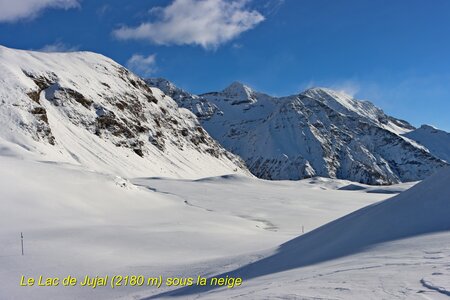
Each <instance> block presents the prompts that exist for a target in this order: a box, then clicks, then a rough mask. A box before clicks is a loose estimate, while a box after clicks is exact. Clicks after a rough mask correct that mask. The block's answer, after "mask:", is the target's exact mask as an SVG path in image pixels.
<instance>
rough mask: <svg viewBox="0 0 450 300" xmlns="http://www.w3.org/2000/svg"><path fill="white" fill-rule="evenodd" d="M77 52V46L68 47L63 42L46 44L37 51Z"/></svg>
mask: <svg viewBox="0 0 450 300" xmlns="http://www.w3.org/2000/svg"><path fill="white" fill-rule="evenodd" d="M77 50H79V47H78V46H70V45H67V44H65V43H63V42H55V43H53V44H47V45H45V46H44V47H42V48H41V49H39V51H42V52H73V51H77Z"/></svg>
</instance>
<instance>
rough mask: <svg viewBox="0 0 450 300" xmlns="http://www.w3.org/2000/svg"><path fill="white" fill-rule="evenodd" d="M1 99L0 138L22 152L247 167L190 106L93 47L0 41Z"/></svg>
mask: <svg viewBox="0 0 450 300" xmlns="http://www.w3.org/2000/svg"><path fill="white" fill-rule="evenodd" d="M0 103H1V104H0V105H1V106H0V123H1V127H2V130H1V132H0V140H1V142H2V143H3V144H4V145H5V146H4V147H10V148H17V146H20V147H19V148H21V149H22V150H24V151H22V152H21V153H34V154H39V155H42V156H43V157H45V158H46V159H50V160H57V161H66V162H70V163H75V164H81V165H83V166H86V167H88V168H93V169H96V170H101V171H111V172H115V173H118V174H123V175H125V176H140V175H146V176H174V177H201V176H210V175H219V174H226V173H233V172H238V173H246V172H247V171H246V168H245V166H244V164H243V162H242V161H241V160H240V159H239V158H238V157H236V156H235V155H233V154H231V153H229V152H227V151H226V150H224V149H223V148H222V147H221V146H220V145H219V144H218V143H217V142H216V141H215V140H214V139H212V138H211V137H210V136H209V134H208V133H207V132H206V131H205V130H204V129H203V128H202V126H201V125H200V124H199V122H198V120H197V118H196V117H195V116H194V115H193V114H192V113H191V112H190V111H188V110H186V109H183V108H179V107H178V105H177V104H176V102H175V101H173V100H172V99H171V98H170V97H169V96H166V95H165V94H164V93H162V92H161V91H160V90H159V89H156V88H150V87H149V86H148V85H147V84H146V83H145V82H144V81H143V80H142V79H140V78H138V77H137V76H135V75H134V74H132V73H131V72H129V71H128V70H127V69H125V68H124V67H122V66H120V65H119V64H117V63H115V62H114V61H112V60H110V59H108V58H106V57H104V56H101V55H98V54H94V53H89V52H76V53H52V54H49V53H39V52H31V51H20V50H12V49H8V48H5V47H0ZM6 145H7V146H6ZM25 149H26V150H25Z"/></svg>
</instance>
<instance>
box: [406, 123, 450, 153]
mask: <svg viewBox="0 0 450 300" xmlns="http://www.w3.org/2000/svg"><path fill="white" fill-rule="evenodd" d="M405 136H406V137H408V138H410V139H412V140H414V141H416V142H418V143H419V144H421V145H424V146H425V147H426V148H427V149H428V150H429V151H430V152H431V153H432V154H433V155H435V156H436V157H439V158H440V159H443V160H445V161H447V162H450V133H448V132H445V131H443V130H439V129H437V128H434V127H433V126H429V125H422V126H420V127H419V128H417V129H416V130H413V131H410V132H408V133H406V134H405Z"/></svg>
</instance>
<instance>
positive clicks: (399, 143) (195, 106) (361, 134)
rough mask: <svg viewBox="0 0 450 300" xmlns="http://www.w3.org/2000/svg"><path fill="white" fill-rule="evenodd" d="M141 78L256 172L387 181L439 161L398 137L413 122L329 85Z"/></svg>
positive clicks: (418, 174) (416, 175)
mask: <svg viewBox="0 0 450 300" xmlns="http://www.w3.org/2000/svg"><path fill="white" fill-rule="evenodd" d="M147 83H149V84H150V85H152V86H156V87H158V88H160V89H162V90H163V91H164V92H165V93H167V94H168V95H171V96H173V97H174V99H175V100H176V101H177V102H178V104H179V105H180V106H182V107H185V108H188V109H190V110H192V111H194V112H195V113H196V114H197V115H198V116H199V117H200V118H201V122H202V124H203V126H204V128H205V129H206V130H207V131H208V132H209V133H210V134H211V136H212V137H214V138H215V139H217V140H218V141H219V142H220V143H221V144H222V145H223V146H225V148H227V149H228V150H230V151H231V152H233V153H235V154H237V155H239V156H241V157H242V158H243V159H244V160H245V162H246V163H247V166H248V167H249V169H250V171H251V172H252V173H253V174H255V175H256V176H258V177H260V178H265V179H293V180H295V179H301V178H306V177H311V176H323V177H331V178H340V179H348V180H352V181H358V182H362V183H368V184H392V183H398V182H402V181H415V180H420V179H423V178H425V177H427V176H429V175H431V174H432V173H434V172H435V171H436V170H437V169H439V168H441V167H443V166H445V165H446V163H445V162H444V161H443V160H441V159H439V158H437V157H436V156H434V155H433V154H430V152H429V151H428V150H427V149H426V148H425V147H424V146H422V145H420V144H418V143H417V142H414V141H413V140H411V139H409V138H406V137H404V136H402V134H405V133H408V132H410V131H412V130H414V129H415V128H414V127H413V126H411V125H410V124H409V123H408V122H406V121H403V120H399V119H396V118H393V117H390V116H388V115H386V114H385V113H384V112H383V111H382V110H381V109H379V108H377V107H376V106H374V105H373V104H372V103H370V102H368V101H359V100H356V99H354V98H352V97H350V96H349V95H346V94H344V93H340V92H336V91H333V90H330V89H326V88H312V89H308V90H306V91H304V92H303V93H301V94H298V95H293V96H288V97H282V98H276V97H271V96H269V95H266V94H263V93H259V92H256V91H253V90H252V89H251V88H249V87H248V86H246V85H243V84H241V83H238V82H234V83H233V84H231V85H230V86H229V87H227V88H226V89H224V90H223V91H221V92H213V93H207V94H202V95H199V96H197V95H191V94H189V93H188V92H186V91H183V90H181V89H178V88H176V87H175V86H174V85H173V84H172V83H170V82H168V81H167V80H164V79H152V80H147ZM204 107H208V108H211V109H209V110H204V109H203V108H204Z"/></svg>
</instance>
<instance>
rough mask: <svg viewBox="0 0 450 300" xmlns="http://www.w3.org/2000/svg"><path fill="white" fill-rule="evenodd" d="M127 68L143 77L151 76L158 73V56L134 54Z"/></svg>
mask: <svg viewBox="0 0 450 300" xmlns="http://www.w3.org/2000/svg"><path fill="white" fill-rule="evenodd" d="M127 67H128V68H129V69H130V70H132V71H133V72H135V73H137V74H139V75H141V76H149V75H151V74H153V73H155V72H156V54H151V55H148V56H143V55H140V54H134V55H133V56H131V57H130V59H129V60H128V61H127Z"/></svg>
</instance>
